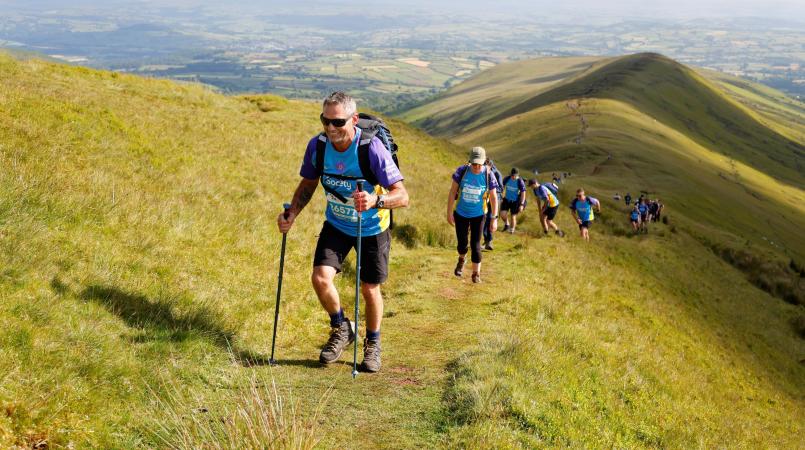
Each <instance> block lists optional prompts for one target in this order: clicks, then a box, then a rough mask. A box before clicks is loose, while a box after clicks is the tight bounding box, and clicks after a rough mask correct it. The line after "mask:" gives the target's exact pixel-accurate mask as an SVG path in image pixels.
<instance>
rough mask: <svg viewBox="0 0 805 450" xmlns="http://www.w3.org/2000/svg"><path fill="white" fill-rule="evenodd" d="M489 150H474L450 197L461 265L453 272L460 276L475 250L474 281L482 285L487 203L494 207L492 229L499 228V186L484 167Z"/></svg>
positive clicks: (456, 176)
mask: <svg viewBox="0 0 805 450" xmlns="http://www.w3.org/2000/svg"><path fill="white" fill-rule="evenodd" d="M485 161H486V150H484V148H483V147H473V149H472V150H471V151H470V160H469V163H468V164H464V165H462V166H459V167H458V168H457V169H456V172H455V173H454V174H453V182H452V184H451V185H450V193H449V194H448V196H447V223H449V224H450V225H453V226H455V227H456V238H457V240H458V245H457V246H456V250H458V263H456V268H455V270H454V271H453V273H454V274H455V275H456V276H457V277H460V276H461V275H462V274H463V271H464V263H465V261H466V257H467V247H468V246H469V247H470V248H471V249H472V256H471V259H472V282H473V283H480V282H481V233H482V230H483V227H484V216H485V215H486V212H487V211H486V208H487V200H489V204H490V206H491V208H492V219H491V220H492V223H491V224H490V229H491V231H492V232H493V233H494V232H495V231H497V228H498V196H497V188H498V183H497V181H496V180H495V177H494V175H493V174H492V171H491V170H490V168H489V167H488V166H486V165H484V162H485Z"/></svg>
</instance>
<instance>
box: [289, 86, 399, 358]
mask: <svg viewBox="0 0 805 450" xmlns="http://www.w3.org/2000/svg"><path fill="white" fill-rule="evenodd" d="M319 119H320V120H321V123H322V126H323V128H324V132H323V133H321V134H320V135H318V136H316V137H314V138H313V139H311V140H310V142H309V143H308V145H307V150H306V151H305V156H304V158H303V160H302V168H301V169H300V171H299V175H301V177H302V179H301V180H300V181H299V185H298V186H297V187H296V191H295V192H294V195H293V200H292V202H291V207H290V209H289V210H288V211H287V217H285V214H284V213H281V214H280V215H279V217H277V225H278V227H279V230H280V232H282V233H286V232H288V231H289V230H290V229H291V226H292V225H293V223H294V220H295V219H296V217H297V216H298V215H299V213H301V212H302V210H303V209H304V208H305V206H306V205H307V204H308V202H310V199H311V198H313V194H314V192H315V191H316V188H317V187H318V185H319V183H320V182H321V185H322V187H323V188H324V191H325V197H326V200H327V209H326V213H325V219H326V220H325V221H324V225H323V226H322V229H321V233H320V234H319V239H318V243H317V244H316V251H315V256H314V257H313V274H312V276H311V281H312V283H313V289H314V290H315V291H316V295H317V296H318V298H319V302H320V303H321V305H322V307H323V308H324V309H325V310H326V311H327V313H328V314H329V315H330V326H331V331H330V338H329V339H328V341H327V343H326V344H325V345H324V347H323V349H322V351H321V354H320V355H319V361H320V362H321V363H323V364H329V363H332V362H334V361H336V360H337V359H338V358H339V357H340V356H341V353H342V352H343V350H344V348H345V347H346V346H347V345H349V344H350V343H351V342H352V341H354V340H355V331H354V330H355V329H354V328H353V327H357V326H358V324H352V323H350V320H349V319H348V318H347V317H345V316H344V310H343V309H342V308H341V301H340V299H339V296H338V291H337V290H336V287H335V284H334V283H333V280H334V278H335V275H336V274H337V273H339V272H341V267H342V264H343V262H344V258H346V256H347V254H348V253H349V252H350V251H351V250H352V248H353V247H355V246H356V244H357V242H356V240H357V238H356V237H357V222H358V216H357V215H358V214H361V222H362V233H361V235H362V237H361V266H362V267H361V272H360V281H361V294H362V296H363V300H364V303H365V305H366V313H365V315H366V334H365V336H366V339H364V345H363V357H364V359H363V362H362V363H361V369H362V370H364V371H368V372H377V371H378V370H380V322H381V319H382V317H383V297H382V295H381V293H380V285H381V284H382V283H383V282H384V281H386V278H387V277H388V261H389V250H390V248H391V233H390V232H389V230H388V227H389V223H390V211H389V210H390V209H394V208H402V207H406V206H408V192H407V191H406V190H405V186H403V176H402V174H401V173H400V170H399V169H398V168H397V164H396V163H395V162H394V160H393V158H392V155H391V153H390V151H389V150H388V149H387V148H386V147H385V145H384V144H383V142H382V141H381V140H380V139H379V138H378V136H372V138H371V140H369V139H365V140H362V139H361V136H362V130H361V129H360V128H359V127H357V125H358V120H359V118H358V114H357V107H356V104H355V100H353V99H352V97H350V96H349V95H347V94H345V93H343V92H333V93H332V94H330V95H329V96H328V97H327V98H325V99H324V102H323V105H322V113H321V115H320V116H319ZM320 151H321V153H320ZM364 152H365V153H364ZM361 161H364V162H365V163H361ZM361 166H364V167H367V168H368V169H369V170H368V171H369V172H371V173H365V171H364V170H362V169H361ZM361 178H363V179H367V180H373V181H376V184H374V185H372V184H371V183H370V182H367V183H365V184H364V189H363V190H362V191H358V189H357V179H361Z"/></svg>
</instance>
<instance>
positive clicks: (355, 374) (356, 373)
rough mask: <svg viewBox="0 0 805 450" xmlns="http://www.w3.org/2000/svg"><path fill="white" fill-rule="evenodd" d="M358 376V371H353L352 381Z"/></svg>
mask: <svg viewBox="0 0 805 450" xmlns="http://www.w3.org/2000/svg"><path fill="white" fill-rule="evenodd" d="M357 376H358V371H357V370H353V371H352V379H353V380H354V379H355V377H357Z"/></svg>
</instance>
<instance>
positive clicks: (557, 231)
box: [556, 230, 565, 237]
mask: <svg viewBox="0 0 805 450" xmlns="http://www.w3.org/2000/svg"><path fill="white" fill-rule="evenodd" d="M556 235H557V236H559V237H565V232H564V231H562V230H556Z"/></svg>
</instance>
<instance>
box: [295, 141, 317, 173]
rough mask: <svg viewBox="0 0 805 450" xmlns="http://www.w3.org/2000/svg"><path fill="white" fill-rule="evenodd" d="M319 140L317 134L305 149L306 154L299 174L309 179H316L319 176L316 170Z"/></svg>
mask: <svg viewBox="0 0 805 450" xmlns="http://www.w3.org/2000/svg"><path fill="white" fill-rule="evenodd" d="M318 140H319V137H318V136H316V137H314V138H313V139H311V140H310V142H308V143H307V149H305V156H304V157H303V158H302V167H301V168H300V169H299V175H300V176H301V177H302V178H307V179H308V180H315V179H316V178H318V177H319V174H318V172H317V171H316V166H315V164H314V163H315V161H314V158H315V155H316V141H318Z"/></svg>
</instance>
